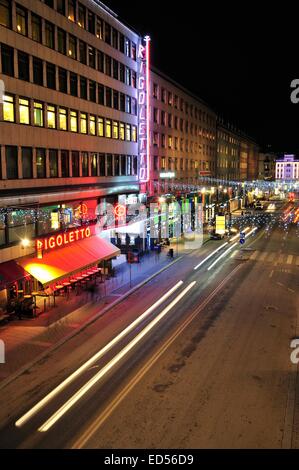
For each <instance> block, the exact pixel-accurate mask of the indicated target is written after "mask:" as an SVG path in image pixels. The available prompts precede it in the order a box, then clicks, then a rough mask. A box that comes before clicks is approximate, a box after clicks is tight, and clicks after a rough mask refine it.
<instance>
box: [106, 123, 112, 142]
mask: <svg viewBox="0 0 299 470" xmlns="http://www.w3.org/2000/svg"><path fill="white" fill-rule="evenodd" d="M106 137H108V139H111V120H110V119H106Z"/></svg>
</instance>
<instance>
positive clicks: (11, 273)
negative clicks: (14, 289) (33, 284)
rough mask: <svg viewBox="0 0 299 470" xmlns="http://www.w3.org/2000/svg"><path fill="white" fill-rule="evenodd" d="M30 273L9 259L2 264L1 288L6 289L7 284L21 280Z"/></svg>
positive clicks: (0, 267)
mask: <svg viewBox="0 0 299 470" xmlns="http://www.w3.org/2000/svg"><path fill="white" fill-rule="evenodd" d="M28 276H29V274H28V273H27V272H26V271H25V270H24V269H23V268H22V267H21V266H19V265H18V264H17V263H16V262H15V261H7V262H6V263H1V264H0V289H5V288H6V286H7V285H9V284H12V283H13V282H15V281H19V280H20V279H23V278H25V277H28Z"/></svg>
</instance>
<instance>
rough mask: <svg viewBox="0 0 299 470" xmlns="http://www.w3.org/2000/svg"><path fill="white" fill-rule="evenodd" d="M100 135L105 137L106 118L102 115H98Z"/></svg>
mask: <svg viewBox="0 0 299 470" xmlns="http://www.w3.org/2000/svg"><path fill="white" fill-rule="evenodd" d="M98 135H99V137H104V135H105V133H104V119H103V118H102V117H98Z"/></svg>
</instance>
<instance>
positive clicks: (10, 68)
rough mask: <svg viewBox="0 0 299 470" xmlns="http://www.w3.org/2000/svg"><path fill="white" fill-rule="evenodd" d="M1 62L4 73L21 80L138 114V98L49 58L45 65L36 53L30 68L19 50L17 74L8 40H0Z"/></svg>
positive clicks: (27, 58) (24, 54) (27, 59)
mask: <svg viewBox="0 0 299 470" xmlns="http://www.w3.org/2000/svg"><path fill="white" fill-rule="evenodd" d="M1 62H2V73H3V74H5V75H9V76H11V77H15V76H17V77H18V78H19V79H20V80H25V81H28V82H29V81H32V82H33V83H34V84H35V85H40V86H45V85H46V86H47V87H48V88H50V89H52V90H57V91H60V92H61V93H67V94H70V95H72V96H75V97H80V98H81V99H85V100H88V101H92V102H93V103H98V104H100V105H102V106H107V107H109V108H114V109H116V110H118V111H122V112H125V113H128V114H134V115H137V100H136V99H135V98H133V97H131V96H129V95H125V94H124V93H120V92H119V91H117V90H113V89H112V88H110V87H107V86H104V85H101V84H99V83H96V82H94V81H93V80H88V79H87V78H86V77H82V76H78V75H77V74H76V73H73V72H68V71H67V70H65V69H63V68H61V67H57V66H56V65H54V64H51V63H49V62H46V67H45V68H44V64H43V61H42V60H41V59H38V58H37V57H33V58H32V70H31V69H30V58H29V55H28V54H26V53H25V52H21V51H17V64H18V74H15V70H14V49H13V48H11V47H9V46H7V45H5V44H1ZM44 71H45V72H44ZM31 77H32V78H31Z"/></svg>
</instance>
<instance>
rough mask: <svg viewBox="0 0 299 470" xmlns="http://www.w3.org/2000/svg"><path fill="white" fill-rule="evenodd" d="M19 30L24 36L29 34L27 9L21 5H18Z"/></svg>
mask: <svg viewBox="0 0 299 470" xmlns="http://www.w3.org/2000/svg"><path fill="white" fill-rule="evenodd" d="M16 13H17V31H18V33H20V34H23V36H27V10H26V9H25V8H23V7H21V6H20V5H17V6H16Z"/></svg>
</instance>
